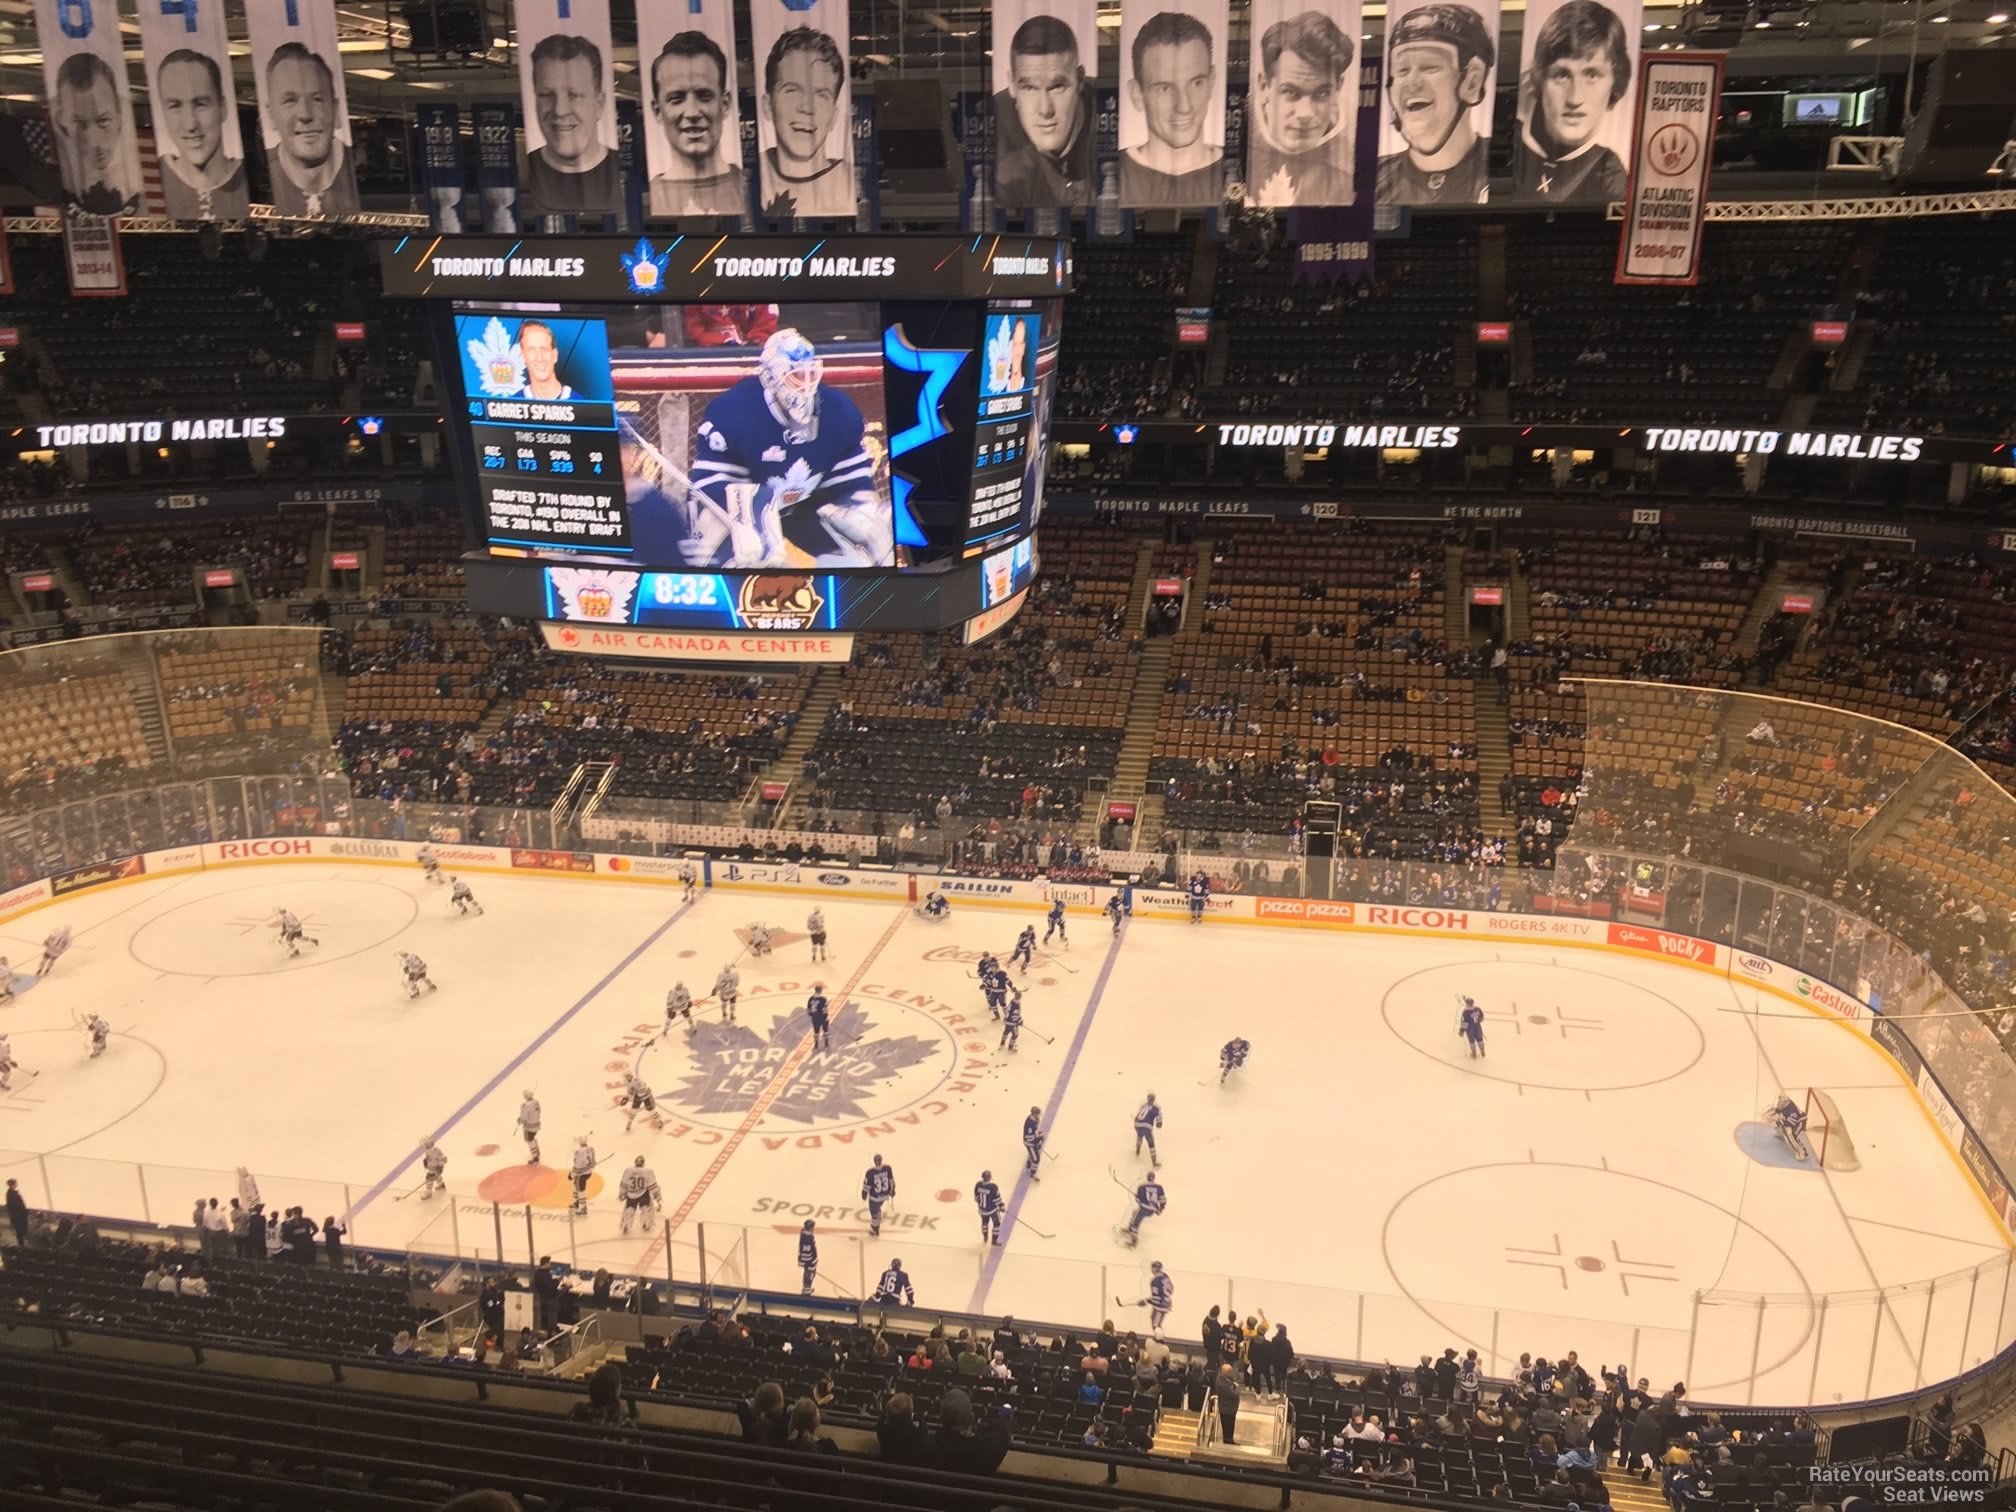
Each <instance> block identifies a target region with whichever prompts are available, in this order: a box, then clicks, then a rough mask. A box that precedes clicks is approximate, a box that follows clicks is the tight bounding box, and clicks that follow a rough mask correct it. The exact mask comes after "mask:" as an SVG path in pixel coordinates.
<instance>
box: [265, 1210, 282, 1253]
mask: <svg viewBox="0 0 2016 1512" xmlns="http://www.w3.org/2000/svg"><path fill="white" fill-rule="evenodd" d="M265 1244H266V1258H267V1259H268V1260H278V1259H279V1258H280V1256H281V1253H282V1252H283V1251H284V1250H285V1249H286V1248H287V1241H286V1238H285V1236H284V1235H282V1234H281V1232H280V1211H279V1209H278V1208H275V1209H274V1210H273V1211H272V1212H270V1213H268V1214H267V1215H266V1239H265Z"/></svg>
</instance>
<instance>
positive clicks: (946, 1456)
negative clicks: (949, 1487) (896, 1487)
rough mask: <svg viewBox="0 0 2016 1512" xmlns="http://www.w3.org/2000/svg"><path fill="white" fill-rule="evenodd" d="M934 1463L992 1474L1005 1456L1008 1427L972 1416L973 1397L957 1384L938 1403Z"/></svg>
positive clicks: (955, 1471) (967, 1472)
mask: <svg viewBox="0 0 2016 1512" xmlns="http://www.w3.org/2000/svg"><path fill="white" fill-rule="evenodd" d="M936 1448H937V1453H938V1464H939V1467H940V1468H941V1469H944V1470H949V1471H951V1472H952V1473H953V1474H955V1475H992V1474H993V1473H994V1472H995V1471H996V1470H998V1469H1000V1468H1001V1461H1002V1460H1004V1459H1006V1458H1007V1456H1008V1429H1007V1427H1006V1426H1005V1425H1004V1424H1003V1423H1001V1422H1000V1421H998V1420H996V1421H992V1422H989V1423H986V1424H978V1423H976V1422H974V1420H973V1399H972V1398H971V1397H969V1396H968V1395H966V1393H965V1392H964V1391H961V1390H960V1389H959V1388H958V1387H956V1386H955V1387H953V1388H952V1390H950V1391H948V1392H946V1393H945V1396H944V1399H943V1400H942V1401H940V1402H939V1404H938V1434H937V1439H936Z"/></svg>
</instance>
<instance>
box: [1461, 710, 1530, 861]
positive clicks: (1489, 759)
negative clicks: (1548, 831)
mask: <svg viewBox="0 0 2016 1512" xmlns="http://www.w3.org/2000/svg"><path fill="white" fill-rule="evenodd" d="M1470 697H1471V700H1472V703H1473V706H1474V707H1475V709H1476V711H1477V812H1478V813H1479V814H1480V815H1481V816H1482V818H1483V830H1484V833H1485V834H1487V835H1490V836H1492V837H1494V838H1496V837H1503V838H1504V839H1506V840H1510V839H1512V838H1513V837H1514V836H1516V835H1517V834H1518V833H1519V819H1518V816H1517V815H1516V814H1501V813H1499V812H1498V784H1499V783H1500V782H1502V781H1503V780H1504V779H1505V778H1506V776H1507V775H1509V774H1510V773H1511V771H1512V721H1511V717H1510V715H1509V714H1508V713H1507V711H1506V706H1505V705H1504V704H1501V703H1500V702H1498V685H1497V684H1496V683H1494V682H1492V681H1491V679H1490V678H1489V677H1488V676H1486V677H1480V678H1478V679H1477V680H1476V681H1475V682H1474V683H1472V684H1471V692H1470Z"/></svg>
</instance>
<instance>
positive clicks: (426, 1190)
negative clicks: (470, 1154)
mask: <svg viewBox="0 0 2016 1512" xmlns="http://www.w3.org/2000/svg"><path fill="white" fill-rule="evenodd" d="M420 1169H421V1170H422V1171H425V1172H426V1173H427V1179H426V1180H425V1181H423V1182H422V1183H421V1184H420V1200H421V1201H422V1202H425V1201H427V1200H428V1199H429V1198H431V1197H432V1196H433V1195H434V1194H435V1193H436V1192H445V1191H447V1190H448V1183H447V1182H446V1181H445V1180H443V1179H442V1172H444V1171H446V1170H447V1169H448V1152H447V1151H446V1150H444V1149H442V1148H441V1146H439V1145H437V1144H436V1143H434V1141H433V1140H432V1139H428V1140H424V1141H422V1143H421V1146H420Z"/></svg>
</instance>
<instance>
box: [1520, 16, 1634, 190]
mask: <svg viewBox="0 0 2016 1512" xmlns="http://www.w3.org/2000/svg"><path fill="white" fill-rule="evenodd" d="M1643 18H1644V9H1643V7H1642V5H1641V4H1640V3H1639V0H1527V6H1526V21H1525V25H1524V27H1523V28H1522V29H1521V32H1520V47H1519V132H1518V138H1517V140H1516V141H1515V142H1514V143H1513V147H1512V188H1513V192H1514V193H1515V194H1516V195H1517V197H1518V198H1519V199H1520V200H1521V201H1522V202H1527V201H1544V202H1545V203H1547V204H1550V205H1607V204H1609V203H1610V202H1611V201H1613V200H1621V199H1623V198H1624V158H1625V156H1626V155H1627V154H1628V153H1629V152H1630V150H1631V114H1632V101H1631V86H1632V83H1633V82H1634V81H1635V80H1636V78H1637V76H1638V39H1639V37H1640V36H1641V35H1642V33H1643V26H1644V19H1643Z"/></svg>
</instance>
